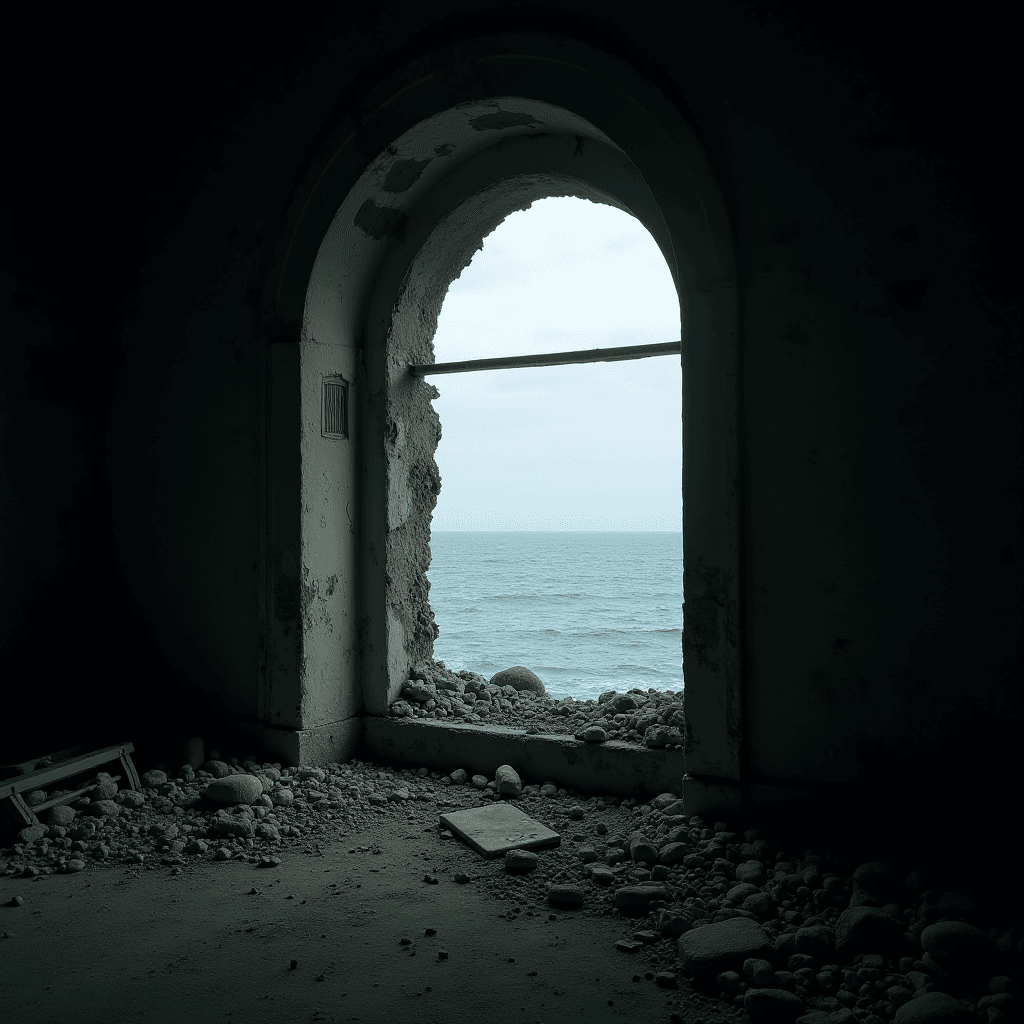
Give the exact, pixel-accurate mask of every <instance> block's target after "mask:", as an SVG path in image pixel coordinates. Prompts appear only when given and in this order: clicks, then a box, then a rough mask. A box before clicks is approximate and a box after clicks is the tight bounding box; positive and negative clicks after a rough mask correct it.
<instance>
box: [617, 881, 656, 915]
mask: <svg viewBox="0 0 1024 1024" xmlns="http://www.w3.org/2000/svg"><path fill="white" fill-rule="evenodd" d="M667 896H668V890H667V889H666V888H665V886H664V885H624V886H622V888H621V889H616V890H615V905H616V906H617V907H618V908H619V909H620V910H647V908H648V907H649V906H650V904H651V901H652V900H663V899H665V898H666V897H667Z"/></svg>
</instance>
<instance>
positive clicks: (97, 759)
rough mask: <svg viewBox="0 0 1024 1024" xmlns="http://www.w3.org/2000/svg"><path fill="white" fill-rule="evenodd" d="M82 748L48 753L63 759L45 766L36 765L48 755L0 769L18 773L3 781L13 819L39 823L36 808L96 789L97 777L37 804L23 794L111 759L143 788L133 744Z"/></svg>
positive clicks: (0, 786)
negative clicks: (87, 783)
mask: <svg viewBox="0 0 1024 1024" xmlns="http://www.w3.org/2000/svg"><path fill="white" fill-rule="evenodd" d="M83 749H84V747H73V748H71V749H70V750H61V751H58V752H57V753H56V754H53V755H47V756H49V757H58V758H61V760H58V761H55V762H54V763H53V764H49V765H46V766H44V767H42V768H36V767H35V766H36V765H37V764H38V763H39V762H40V761H44V760H46V757H40V758H36V759H34V760H32V761H25V762H22V763H21V764H17V765H6V766H4V768H3V769H0V773H3V772H9V771H14V772H17V773H19V774H15V775H14V777H13V778H7V779H3V780H2V781H0V807H3V808H4V809H5V810H7V811H9V812H13V815H14V818H15V819H16V820H17V819H20V820H22V821H24V822H25V824H26V825H39V824H41V822H40V821H39V819H38V818H37V817H36V812H37V811H39V812H42V811H45V810H48V809H49V808H50V807H56V806H58V805H60V804H69V803H71V801H72V800H77V799H78V798H79V797H80V796H83V795H84V794H86V793H88V792H90V791H91V790H93V789H95V788H96V780H95V779H93V780H92V782H91V783H90V784H89V785H86V786H84V787H83V788H81V789H77V790H75V791H74V792H73V793H65V794H64V795H63V796H58V797H54V798H53V799H52V800H46V801H44V802H43V803H41V804H36V806H35V807H30V806H29V805H28V804H27V803H26V802H25V798H24V797H23V796H22V794H23V793H27V792H31V791H32V790H34V789H45V788H47V787H48V786H50V785H51V784H52V783H54V782H59V781H60V780H61V779H66V778H69V777H70V776H73V775H81V774H82V773H83V772H87V771H88V770H89V769H90V768H95V767H97V766H98V765H101V764H107V763H108V762H110V761H118V760H119V761H120V762H121V768H122V769H123V771H124V774H125V776H126V778H127V781H128V786H129V787H130V788H131V789H134V790H141V789H142V783H141V782H140V781H139V775H138V772H136V770H135V765H134V763H133V762H132V758H131V755H132V753H133V752H134V750H135V747H134V746H133V745H132V744H131V743H127V742H126V743H115V744H113V745H111V746H109V747H103V748H101V749H100V750H94V751H93V752H92V753H90V754H82V753H80V751H82V750H83ZM120 778H121V776H120V775H115V776H114V780H115V781H118V780H120Z"/></svg>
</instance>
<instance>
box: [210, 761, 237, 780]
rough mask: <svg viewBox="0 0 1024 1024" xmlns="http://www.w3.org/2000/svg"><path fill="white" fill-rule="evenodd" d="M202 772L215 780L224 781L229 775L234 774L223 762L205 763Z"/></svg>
mask: <svg viewBox="0 0 1024 1024" xmlns="http://www.w3.org/2000/svg"><path fill="white" fill-rule="evenodd" d="M202 770H203V771H204V772H206V773H207V774H209V775H212V776H213V777H214V778H215V779H226V778H227V777H228V776H229V775H232V774H234V773H233V772H232V771H231V765H229V764H227V763H226V762H224V761H207V762H206V764H204V765H203V768H202Z"/></svg>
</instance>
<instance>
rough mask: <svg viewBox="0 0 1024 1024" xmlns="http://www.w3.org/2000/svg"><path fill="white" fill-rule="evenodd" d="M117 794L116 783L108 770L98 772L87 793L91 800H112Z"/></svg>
mask: <svg viewBox="0 0 1024 1024" xmlns="http://www.w3.org/2000/svg"><path fill="white" fill-rule="evenodd" d="M115 796H117V783H116V782H115V781H114V779H113V776H112V775H111V774H110V773H109V772H99V773H97V775H96V782H95V784H94V786H93V790H92V792H91V793H90V794H89V797H90V799H92V800H113V799H114V797H115Z"/></svg>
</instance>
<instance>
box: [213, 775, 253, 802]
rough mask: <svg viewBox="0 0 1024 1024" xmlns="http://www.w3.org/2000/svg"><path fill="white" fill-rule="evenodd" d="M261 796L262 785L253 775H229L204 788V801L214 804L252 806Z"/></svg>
mask: <svg viewBox="0 0 1024 1024" xmlns="http://www.w3.org/2000/svg"><path fill="white" fill-rule="evenodd" d="M262 795H263V783H262V782H261V780H260V779H258V778H257V777H256V776H255V775H231V776H228V777H226V778H223V779H216V780H214V781H213V782H211V783H210V785H209V786H207V787H206V793H205V796H206V799H207V800H210V801H212V802H213V803H215V804H224V805H225V806H231V805H232V804H253V803H255V802H256V800H257V798H258V797H260V796H262Z"/></svg>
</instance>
